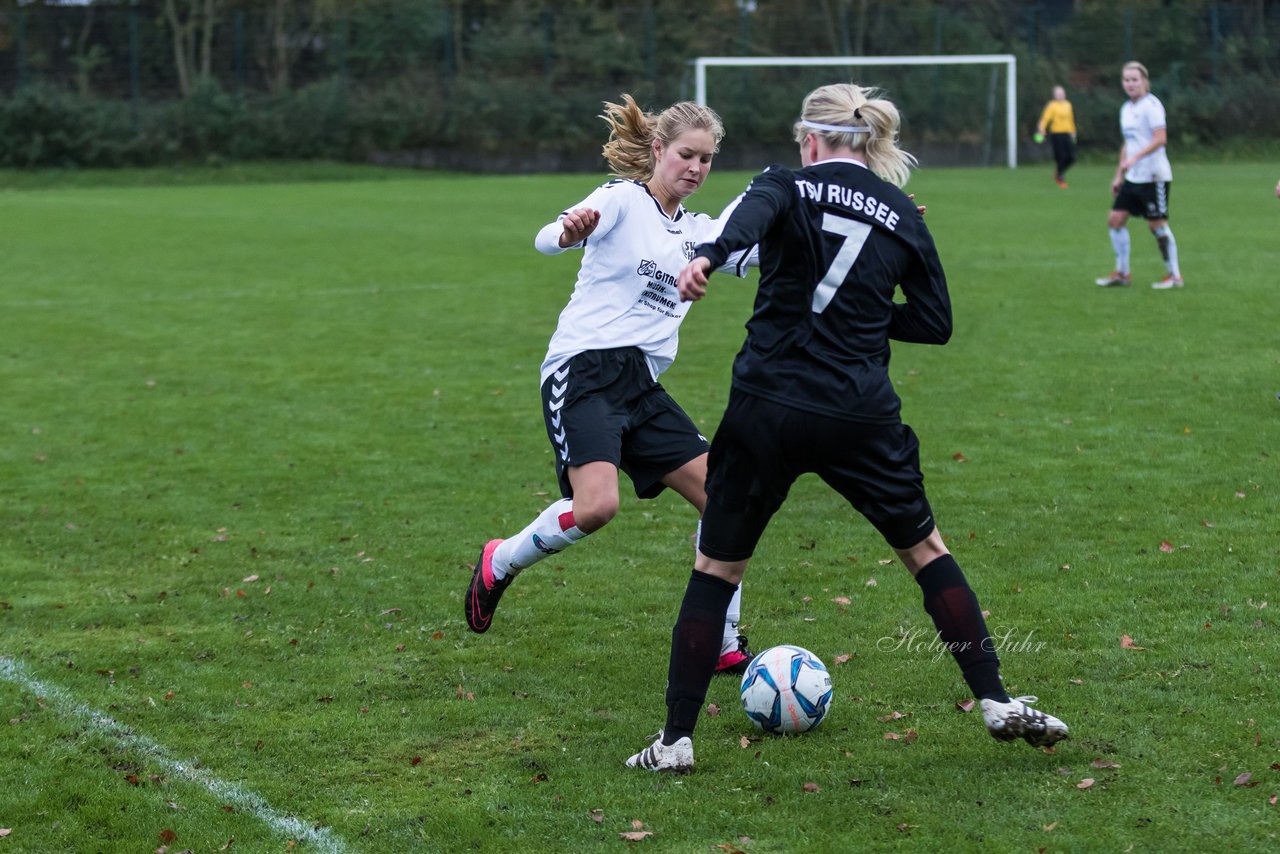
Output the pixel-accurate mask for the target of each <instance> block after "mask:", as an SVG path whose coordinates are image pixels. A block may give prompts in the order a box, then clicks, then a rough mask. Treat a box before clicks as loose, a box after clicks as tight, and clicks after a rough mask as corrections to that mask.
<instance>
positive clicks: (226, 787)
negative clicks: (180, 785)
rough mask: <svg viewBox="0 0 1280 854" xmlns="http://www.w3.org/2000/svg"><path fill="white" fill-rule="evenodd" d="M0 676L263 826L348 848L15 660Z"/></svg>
mask: <svg viewBox="0 0 1280 854" xmlns="http://www.w3.org/2000/svg"><path fill="white" fill-rule="evenodd" d="M0 678H3V679H6V680H7V681H9V682H12V683H14V684H15V685H18V686H19V687H21V688H24V689H26V690H27V691H30V692H31V693H32V694H35V695H36V696H37V697H43V698H44V699H45V701H46V702H49V701H53V703H54V704H55V705H56V708H55V711H58V712H61V713H64V714H67V715H69V716H71V717H74V718H77V719H78V720H80V721H83V722H84V723H86V724H88V725H89V726H90V727H91V728H93V729H95V730H97V731H98V732H100V733H103V734H104V735H107V736H110V737H111V738H114V739H115V740H116V741H117V742H119V743H120V745H121V746H123V747H124V748H126V749H128V750H132V751H134V752H135V753H140V754H142V755H144V756H145V757H146V758H147V759H149V760H150V761H152V762H154V763H156V764H157V765H159V766H161V767H162V768H164V769H165V770H167V771H168V772H169V774H170V775H174V776H177V777H181V778H182V779H184V780H188V781H190V782H192V783H196V784H198V785H201V786H203V787H204V788H205V789H206V790H208V791H209V792H210V793H211V794H213V795H214V796H215V797H217V798H218V799H220V800H222V801H226V802H229V803H230V804H232V805H233V806H235V807H237V808H238V809H240V810H241V811H243V812H246V813H249V814H251V815H253V816H255V817H256V818H258V819H259V820H260V821H262V823H263V824H266V825H267V826H268V827H270V828H271V829H272V830H274V831H275V832H277V833H279V834H280V835H282V836H284V837H286V838H288V839H296V840H298V841H300V842H306V843H309V844H311V845H314V846H315V850H316V851H324V852H333V854H342V852H344V851H346V850H347V846H346V844H345V843H344V842H343V841H342V840H341V839H340V838H339V837H337V836H335V835H334V834H332V833H330V832H329V831H328V830H324V829H317V828H314V827H312V826H310V825H308V824H306V823H305V822H302V821H299V820H298V819H296V818H292V817H290V816H287V815H284V814H282V813H280V812H278V811H277V810H275V809H274V808H272V806H271V805H270V804H269V803H267V802H266V800H265V799H264V798H263V797H262V796H261V795H259V794H257V793H255V792H250V791H248V790H246V789H242V788H240V787H239V786H237V785H236V784H235V783H229V782H227V781H226V780H219V779H218V778H217V777H214V776H213V775H212V774H210V773H208V772H207V771H204V770H203V769H200V768H196V767H195V763H194V762H192V761H190V760H182V759H175V758H174V757H173V756H171V755H170V753H169V751H168V750H166V749H165V748H164V747H162V746H161V745H159V744H156V743H155V742H154V741H152V740H151V739H149V738H147V737H146V736H144V735H138V734H137V733H135V732H133V731H132V730H131V729H129V727H127V726H125V725H124V724H122V723H120V722H119V721H117V720H115V719H114V718H112V717H111V716H110V715H105V714H103V713H102V712H99V711H95V710H94V709H91V708H89V707H88V706H86V705H84V704H83V703H80V702H77V701H76V699H75V697H73V696H71V694H70V693H69V692H68V691H66V690H64V689H63V688H60V687H58V686H57V685H52V684H50V683H48V682H42V681H40V680H39V679H37V678H36V677H35V676H33V675H32V674H31V672H30V671H29V670H28V669H27V667H26V666H25V665H23V664H22V662H20V661H17V660H16V659H13V658H10V657H8V656H0Z"/></svg>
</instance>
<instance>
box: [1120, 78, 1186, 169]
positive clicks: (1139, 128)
mask: <svg viewBox="0 0 1280 854" xmlns="http://www.w3.org/2000/svg"><path fill="white" fill-rule="evenodd" d="M1164 127H1165V118H1164V104H1162V103H1160V99H1159V98H1157V97H1156V96H1155V95H1152V94H1151V93H1150V92H1148V93H1147V94H1145V95H1143V96H1142V97H1141V98H1139V99H1138V100H1136V101H1125V102H1124V106H1123V107H1121V108H1120V132H1121V133H1123V134H1124V154H1125V157H1126V158H1128V157H1132V156H1133V155H1135V154H1137V153H1138V152H1139V151H1141V150H1142V149H1144V148H1146V147H1147V146H1148V145H1150V144H1151V139H1152V137H1153V136H1154V134H1155V131H1157V130H1159V129H1161V128H1164ZM1124 179H1125V180H1126V181H1131V182H1133V183H1135V184H1150V183H1152V182H1153V181H1172V180H1173V168H1172V167H1171V166H1170V165H1169V155H1168V154H1166V153H1165V147H1164V146H1163V145H1162V146H1160V147H1159V148H1157V149H1156V150H1155V151H1153V152H1151V153H1150V154H1148V155H1147V156H1146V157H1144V158H1142V159H1141V160H1139V161H1138V162H1137V163H1135V164H1133V165H1132V166H1130V167H1129V171H1127V172H1125V173H1124Z"/></svg>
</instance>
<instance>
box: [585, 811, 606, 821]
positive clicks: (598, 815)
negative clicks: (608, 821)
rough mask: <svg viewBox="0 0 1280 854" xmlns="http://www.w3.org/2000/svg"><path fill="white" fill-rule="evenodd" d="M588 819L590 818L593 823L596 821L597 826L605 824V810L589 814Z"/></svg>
mask: <svg viewBox="0 0 1280 854" xmlns="http://www.w3.org/2000/svg"><path fill="white" fill-rule="evenodd" d="M587 817H588V818H589V819H591V820H592V821H594V822H595V823H596V824H603V823H604V810H602V809H594V810H592V811H591V812H589V813H587Z"/></svg>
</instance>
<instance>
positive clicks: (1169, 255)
mask: <svg viewBox="0 0 1280 854" xmlns="http://www.w3.org/2000/svg"><path fill="white" fill-rule="evenodd" d="M1151 233H1152V234H1154V235H1155V236H1156V245H1158V246H1159V247H1160V254H1161V255H1163V256H1164V266H1165V269H1166V270H1168V271H1169V275H1171V276H1173V277H1174V278H1175V279H1181V278H1182V273H1181V272H1179V270H1178V241H1176V240H1174V239H1173V231H1171V230H1170V228H1169V224H1168V223H1165V224H1164V225H1162V226H1160V227H1159V228H1157V229H1156V230H1155V231H1153V232H1151Z"/></svg>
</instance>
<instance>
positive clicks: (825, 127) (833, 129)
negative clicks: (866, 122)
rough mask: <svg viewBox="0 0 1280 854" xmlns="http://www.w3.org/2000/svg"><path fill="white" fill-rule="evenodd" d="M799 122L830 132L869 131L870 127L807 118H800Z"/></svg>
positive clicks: (808, 126)
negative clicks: (857, 126) (822, 122)
mask: <svg viewBox="0 0 1280 854" xmlns="http://www.w3.org/2000/svg"><path fill="white" fill-rule="evenodd" d="M800 124H801V125H803V126H804V127H807V128H812V129H813V130H826V131H831V132H832V133H871V128H869V127H865V128H856V127H846V126H844V125H824V124H819V123H818V122H811V121H809V120H808V119H801V120H800Z"/></svg>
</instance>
